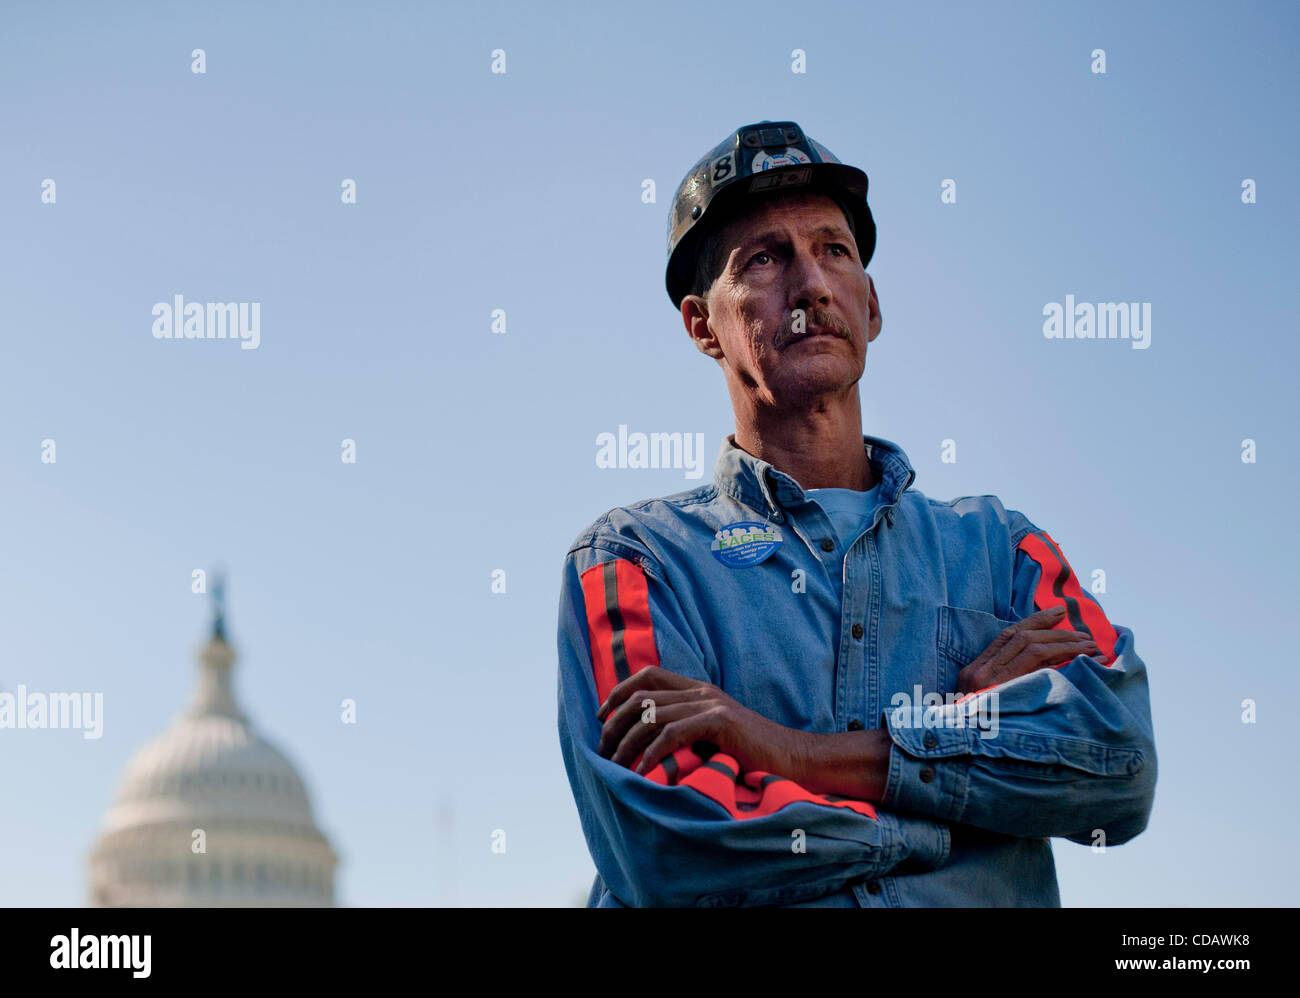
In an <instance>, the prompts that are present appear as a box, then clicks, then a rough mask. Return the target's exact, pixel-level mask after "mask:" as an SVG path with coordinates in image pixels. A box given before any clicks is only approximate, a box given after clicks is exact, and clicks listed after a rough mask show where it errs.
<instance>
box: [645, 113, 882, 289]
mask: <svg viewBox="0 0 1300 998" xmlns="http://www.w3.org/2000/svg"><path fill="white" fill-rule="evenodd" d="M777 190H780V191H798V192H803V191H808V192H814V193H821V194H830V195H832V196H836V197H838V198H839V199H840V200H842V201H844V202H845V206H846V207H847V208H848V209H849V210H850V211H851V212H852V213H853V224H854V226H855V227H856V229H857V232H856V235H857V243H858V256H860V257H861V258H862V265H863V267H865V266H866V265H867V263H868V262H869V261H870V260H871V255H872V253H874V252H875V250H876V221H875V219H873V218H872V217H871V208H870V207H869V206H868V205H867V175H866V174H865V173H863V172H862V171H861V170H859V169H858V168H857V167H855V166H848V165H846V164H843V163H841V162H840V161H839V160H838V159H836V158H835V156H834V154H832V153H831V151H830V150H829V149H827V148H826V147H825V146H824V145H822V144H821V143H820V142H816V141H814V140H813V139H811V138H809V137H808V136H807V135H805V134H804V131H803V129H802V128H800V127H799V126H798V125H797V124H796V123H795V122H793V121H760V122H756V123H755V124H752V125H742V126H741V127H740V128H737V129H736V130H735V131H734V132H732V133H731V134H730V135H729V136H727V137H726V138H725V139H723V140H722V141H721V142H719V143H718V144H717V145H716V146H714V147H713V149H712V150H710V151H709V153H708V154H707V155H705V156H704V157H703V158H702V159H701V160H700V161H699V162H698V163H696V164H695V165H694V166H693V167H691V169H690V172H689V173H687V174H686V178H685V179H684V180H683V181H682V182H681V186H679V187H678V188H677V194H676V195H675V196H674V198H673V206H672V210H671V211H670V212H669V215H668V272H667V275H666V278H665V283H666V284H667V287H668V297H669V298H671V299H672V303H673V305H674V306H675V307H677V308H679V309H680V308H681V305H682V299H683V298H685V297H686V295H687V294H688V293H689V292H690V289H691V283H692V281H693V280H694V279H695V254H696V251H697V250H698V248H699V245H700V240H701V238H702V237H703V234H704V223H705V222H706V221H713V220H716V219H718V218H725V217H726V215H727V212H728V210H729V209H731V208H733V207H734V206H735V205H736V204H737V203H739V202H741V201H743V200H744V199H746V198H749V197H752V196H754V195H758V194H764V193H767V192H771V191H777Z"/></svg>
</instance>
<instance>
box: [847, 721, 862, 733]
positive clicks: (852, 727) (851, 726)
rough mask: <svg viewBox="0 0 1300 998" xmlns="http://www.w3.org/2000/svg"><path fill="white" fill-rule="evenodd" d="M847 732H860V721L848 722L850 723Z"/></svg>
mask: <svg viewBox="0 0 1300 998" xmlns="http://www.w3.org/2000/svg"><path fill="white" fill-rule="evenodd" d="M849 730H850V731H861V730H862V722H861V721H850V722H849Z"/></svg>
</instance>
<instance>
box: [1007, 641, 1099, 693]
mask: <svg viewBox="0 0 1300 998" xmlns="http://www.w3.org/2000/svg"><path fill="white" fill-rule="evenodd" d="M1099 651H1101V649H1100V648H1098V647H1097V644H1096V642H1094V641H1092V640H1091V639H1089V640H1086V641H1053V642H1044V643H1036V644H1031V645H1029V646H1028V647H1027V648H1026V649H1025V650H1024V651H1023V652H1021V653H1020V654H1019V655H1017V656H1016V657H1015V658H1013V659H1012V660H1011V661H1010V662H1006V663H1000V664H999V665H998V666H995V669H996V671H997V673H998V675H997V677H996V678H995V679H994V680H993V681H994V683H1005V682H1007V680H1010V679H1016V678H1018V677H1020V676H1027V675H1029V673H1031V672H1037V671H1038V670H1039V669H1044V668H1047V667H1048V666H1053V665H1056V664H1058V663H1062V662H1068V661H1069V660H1070V659H1072V658H1074V657H1075V656H1076V655H1091V654H1094V653H1095V652H1099Z"/></svg>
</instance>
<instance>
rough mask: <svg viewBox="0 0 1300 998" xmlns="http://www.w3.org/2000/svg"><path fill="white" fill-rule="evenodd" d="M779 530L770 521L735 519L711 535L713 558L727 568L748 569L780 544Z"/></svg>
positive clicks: (765, 557)
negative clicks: (759, 521) (735, 520)
mask: <svg viewBox="0 0 1300 998" xmlns="http://www.w3.org/2000/svg"><path fill="white" fill-rule="evenodd" d="M781 541H782V537H781V531H780V529H779V528H777V527H774V526H773V525H772V524H770V523H758V522H756V521H753V520H738V521H737V522H735V523H728V524H727V525H726V526H725V527H723V528H722V529H721V530H719V531H717V532H716V533H715V534H714V535H713V543H712V544H710V545H709V548H710V550H712V551H713V557H715V558H717V559H718V561H720V562H722V563H723V564H724V565H726V566H727V567H728V568H748V567H749V566H750V565H757V564H758V563H759V562H760V561H765V560H766V559H767V557H768V556H769V555H770V554H771V553H772V552H773V551H775V550H776V549H777V548H779V547H780V546H781Z"/></svg>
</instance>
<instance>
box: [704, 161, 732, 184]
mask: <svg viewBox="0 0 1300 998" xmlns="http://www.w3.org/2000/svg"><path fill="white" fill-rule="evenodd" d="M735 172H736V165H735V163H734V162H732V157H731V153H727V154H726V155H725V156H719V157H718V158H717V159H715V160H714V161H713V162H712V163H710V164H709V186H710V187H717V186H718V184H725V183H726V182H727V181H728V180H730V179H731V178H732V176H733V175H734V174H735Z"/></svg>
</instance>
